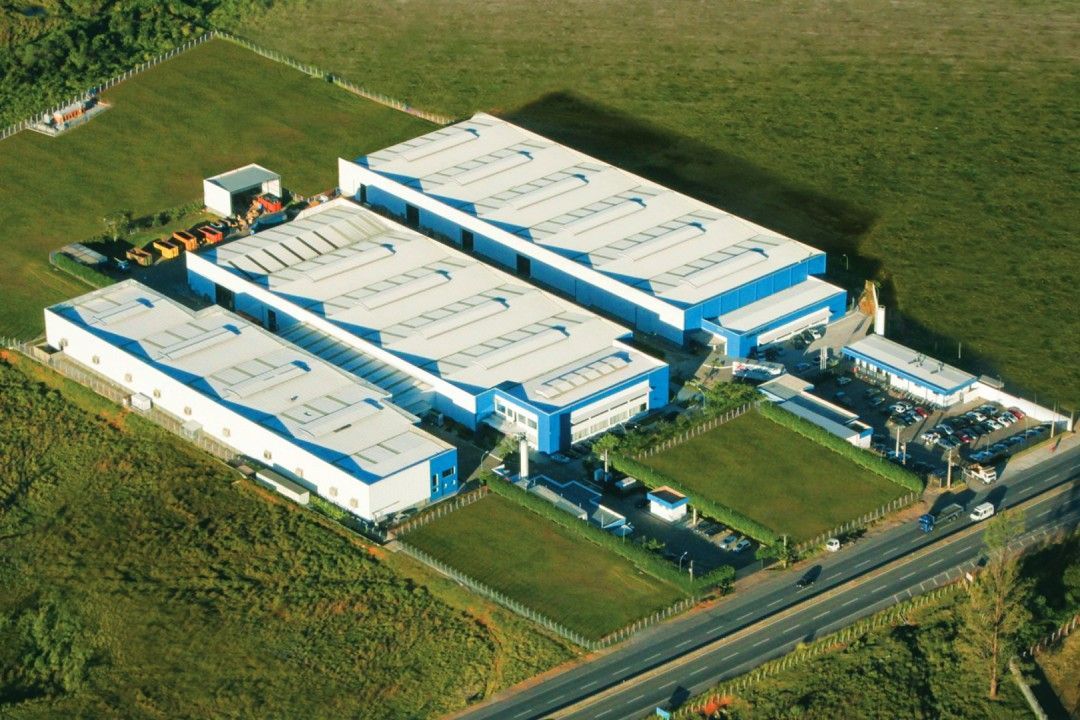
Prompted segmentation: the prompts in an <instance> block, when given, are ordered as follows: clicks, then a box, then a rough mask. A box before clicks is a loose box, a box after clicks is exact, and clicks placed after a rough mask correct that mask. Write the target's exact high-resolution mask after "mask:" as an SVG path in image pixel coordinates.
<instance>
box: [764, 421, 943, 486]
mask: <svg viewBox="0 0 1080 720" xmlns="http://www.w3.org/2000/svg"><path fill="white" fill-rule="evenodd" d="M758 410H759V411H760V412H761V414H762V415H764V416H765V417H767V418H768V419H770V420H772V421H773V422H775V423H776V424H778V425H783V426H784V427H786V428H788V429H789V430H794V431H795V432H797V433H799V434H800V435H803V436H805V437H808V438H810V439H811V440H813V441H815V442H817V443H818V444H820V445H824V446H825V447H827V448H829V449H830V450H833V451H834V452H838V453H840V454H841V455H843V456H844V457H846V458H848V459H849V460H851V461H852V462H854V463H855V464H856V465H858V466H859V467H862V468H865V469H866V470H869V471H870V472H873V473H876V474H878V475H880V476H882V477H883V478H885V479H887V480H891V481H892V482H894V483H896V484H897V485H899V486H901V487H904V488H907V489H908V490H911V491H913V492H922V489H923V482H922V479H921V478H920V477H919V476H918V475H916V474H915V473H913V472H910V471H909V470H905V469H904V468H902V467H900V466H899V465H896V464H894V463H891V462H889V461H887V460H884V459H882V458H880V457H878V456H877V455H874V454H873V453H870V452H867V451H866V450H863V449H862V448H857V447H855V446H854V445H852V444H851V443H849V442H846V441H844V440H842V439H841V438H838V437H837V436H836V435H833V434H832V433H830V432H827V431H826V430H823V429H822V428H819V427H818V426H817V425H814V424H813V423H811V422H809V421H807V420H804V419H802V418H801V417H799V416H797V415H793V414H792V413H789V412H788V411H787V410H784V409H782V408H779V407H777V406H776V405H774V404H773V403H769V402H765V403H761V404H759V405H758Z"/></svg>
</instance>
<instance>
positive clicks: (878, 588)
mask: <svg viewBox="0 0 1080 720" xmlns="http://www.w3.org/2000/svg"><path fill="white" fill-rule="evenodd" d="M887 587H889V584H888V583H885V584H884V585H878V586H877V587H876V588H874V589H873V590H871V591H870V592H881V591H882V590H884V589H885V588H887Z"/></svg>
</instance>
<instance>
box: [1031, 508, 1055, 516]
mask: <svg viewBox="0 0 1080 720" xmlns="http://www.w3.org/2000/svg"><path fill="white" fill-rule="evenodd" d="M1052 512H1054V510H1053V508H1051V509H1050V510H1043V511H1042V512H1041V513H1039V514H1038V515H1036V516H1035V517H1042V516H1043V515H1049V514H1050V513H1052Z"/></svg>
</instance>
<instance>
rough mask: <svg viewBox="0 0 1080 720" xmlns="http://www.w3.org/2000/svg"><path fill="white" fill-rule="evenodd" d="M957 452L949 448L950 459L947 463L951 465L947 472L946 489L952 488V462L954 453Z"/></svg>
mask: <svg viewBox="0 0 1080 720" xmlns="http://www.w3.org/2000/svg"><path fill="white" fill-rule="evenodd" d="M954 452H956V450H955V448H949V457H948V459H947V460H946V462H947V463H948V464H949V469H948V470H946V471H945V487H946V489H949V488H952V461H953V453H954Z"/></svg>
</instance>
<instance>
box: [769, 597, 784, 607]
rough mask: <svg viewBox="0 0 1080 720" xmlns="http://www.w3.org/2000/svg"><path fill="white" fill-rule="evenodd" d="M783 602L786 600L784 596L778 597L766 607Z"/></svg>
mask: <svg viewBox="0 0 1080 720" xmlns="http://www.w3.org/2000/svg"><path fill="white" fill-rule="evenodd" d="M782 602H784V598H777V599H775V600H773V601H772V602H771V603H769V604H768V605H766V606H765V607H772V606H773V605H776V604H778V603H782Z"/></svg>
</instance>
